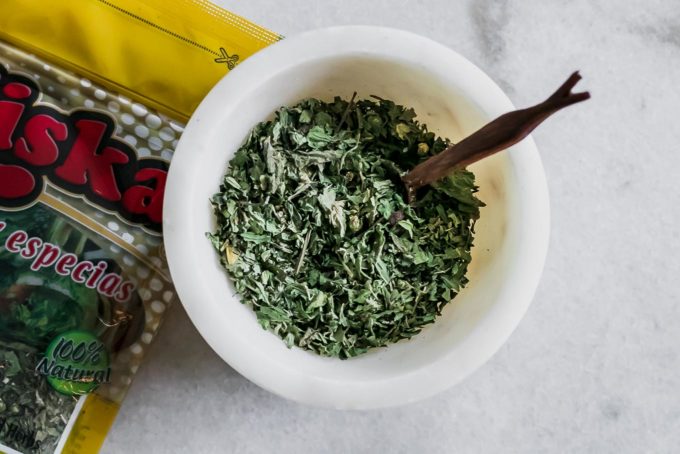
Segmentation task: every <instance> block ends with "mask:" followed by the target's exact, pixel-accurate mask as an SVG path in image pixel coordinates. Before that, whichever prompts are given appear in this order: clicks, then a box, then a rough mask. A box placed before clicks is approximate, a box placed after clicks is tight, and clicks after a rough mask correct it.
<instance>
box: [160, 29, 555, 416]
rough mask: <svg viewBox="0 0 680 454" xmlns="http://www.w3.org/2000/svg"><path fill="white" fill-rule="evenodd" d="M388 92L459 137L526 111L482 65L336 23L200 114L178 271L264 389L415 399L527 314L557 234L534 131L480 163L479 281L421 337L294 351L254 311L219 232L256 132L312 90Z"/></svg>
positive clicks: (393, 35) (242, 72)
mask: <svg viewBox="0 0 680 454" xmlns="http://www.w3.org/2000/svg"><path fill="white" fill-rule="evenodd" d="M354 91H357V92H358V95H359V97H367V96H369V95H378V96H380V97H383V98H387V99H391V100H394V101H396V102H397V103H400V104H404V105H406V106H411V107H413V108H415V111H416V113H417V114H418V119H419V120H420V121H421V122H424V123H426V124H427V125H428V127H429V128H430V129H431V130H433V131H434V132H436V133H438V134H439V135H442V136H445V137H448V138H450V139H452V140H454V141H458V140H459V139H461V138H463V137H464V136H466V135H469V134H471V133H472V132H474V131H475V130H476V129H478V128H479V127H481V126H482V125H484V124H485V123H487V122H488V121H490V120H492V119H493V118H495V117H496V116H498V115H500V114H502V113H505V112H507V111H509V110H512V109H513V108H514V107H513V105H512V103H511V102H510V100H509V99H508V97H507V96H506V95H505V94H504V93H503V92H502V91H501V89H500V88H498V86H497V85H496V84H495V83H494V82H493V81H491V79H489V77H488V76H486V75H485V74H484V73H483V72H482V71H481V70H480V69H478V68H477V67H475V66H474V65H473V64H472V63H470V62H469V61H468V60H466V59H465V58H463V57H462V56H460V55H458V54H457V53H455V52H454V51H452V50H451V49H449V48H447V47H445V46H443V45H441V44H438V43H436V42H434V41H431V40H429V39H426V38H424V37H421V36H418V35H415V34H412V33H408V32H405V31H399V30H393V29H386V28H376V27H355V26H352V27H335V28H329V29H322V30H316V31H311V32H307V33H303V34H301V35H298V36H293V37H290V38H286V39H284V40H283V41H281V42H279V43H277V44H274V45H272V46H270V47H268V48H266V49H264V50H262V51H260V52H258V53H257V54H256V55H254V56H253V57H251V58H249V59H248V60H246V61H244V62H243V63H241V64H240V65H238V67H237V68H236V69H234V70H233V71H231V72H230V73H229V75H228V76H226V77H224V78H223V79H222V80H221V81H220V82H219V83H218V84H217V85H216V86H215V87H214V88H213V89H212V91H211V92H210V93H209V94H208V96H207V97H206V98H205V99H204V100H203V102H202V103H201V105H200V106H199V107H198V109H197V110H196V112H195V113H194V115H193V117H192V118H191V120H190V121H189V124H188V125H187V128H186V130H185V131H184V134H183V135H182V138H181V140H180V142H179V145H178V147H177V151H176V152H175V157H174V159H173V161H172V165H171V167H170V174H169V178H168V182H167V190H166V194H165V206H164V217H163V227H164V235H165V246H166V252H167V257H168V261H169V266H170V271H171V273H172V277H173V279H174V283H175V286H176V288H177V292H178V294H179V297H180V299H181V301H182V303H183V304H184V307H185V308H186V311H187V313H188V314H189V316H190V317H191V320H192V321H193V323H194V324H195V325H196V328H197V329H198V330H199V332H200V333H201V335H202V336H203V337H204V338H205V340H206V341H207V342H208V343H209V344H210V346H211V347H212V348H213V349H214V350H215V351H216V352H217V353H218V354H219V355H220V356H221V357H222V358H223V359H224V360H225V361H226V362H228V363H229V365H231V366H232V367H233V368H234V369H236V370H237V371H238V372H240V373H241V374H242V375H244V376H245V377H247V378H248V379H250V380H252V381H253V382H255V383H256V384H258V385H260V386H261V387H263V388H265V389H268V390H270V391H272V392H274V393H277V394H279V395H281V396H283V397H286V398H289V399H293V400H296V401H299V402H304V403H307V404H313V405H320V406H328V407H334V408H341V409H365V408H376V407H387V406H393V405H399V404H404V403H407V402H413V401H416V400H419V399H422V398H425V397H428V396H431V395H433V394H435V393H437V392H440V391H442V390H444V389H446V388H448V387H450V386H452V385H453V384H455V383H457V382H459V381H461V380H462V379H463V378H465V377H466V376H467V375H469V374H471V373H472V372H473V371H474V370H475V369H477V368H478V367H480V366H481V365H482V364H483V363H484V362H485V361H487V360H488V359H489V358H490V357H491V356H492V355H493V354H494V353H495V352H496V351H497V350H498V349H499V348H500V347H501V345H502V344H503V343H504V342H505V341H506V340H507V338H508V337H509V336H510V334H511V333H512V331H513V330H514V329H515V327H516V326H517V324H518V323H519V321H520V319H521V318H522V316H523V315H524V313H525V311H526V310H527V308H528V306H529V304H530V302H531V299H532V297H533V295H534V292H535V289H536V286H537V284H538V281H539V277H540V274H541V271H542V267H543V263H544V259H545V255H546V250H547V245H548V232H549V205H548V195H547V187H546V182H545V176H544V173H543V168H542V166H541V160H540V158H539V155H538V152H537V150H536V147H535V145H534V142H533V140H532V139H531V138H527V139H525V140H524V141H523V142H521V143H520V144H518V145H516V146H514V147H512V148H511V149H510V150H508V151H507V152H504V153H500V154H497V155H496V156H494V157H491V158H488V159H486V160H484V161H482V162H479V163H477V164H475V165H474V166H473V167H471V170H473V171H474V173H475V174H476V176H477V182H478V184H479V186H480V192H479V197H480V198H481V199H482V200H483V201H484V202H486V204H487V206H486V208H483V209H482V212H481V219H480V220H479V222H478V223H477V227H476V231H477V234H476V237H475V244H474V249H473V260H472V264H471V267H470V269H469V273H468V276H469V279H470V283H469V284H468V286H467V288H466V289H465V290H464V291H463V292H461V293H460V294H459V295H458V296H457V297H456V298H455V299H454V300H453V302H452V303H450V304H448V305H447V306H446V307H445V309H444V311H443V314H442V316H441V317H439V318H438V319H437V320H436V321H435V323H434V324H432V325H430V326H428V327H427V328H425V329H424V330H423V331H422V333H420V334H419V335H417V336H415V337H414V338H412V339H411V340H408V341H402V342H400V343H398V344H396V345H392V346H389V347H387V348H380V349H374V350H372V351H370V352H369V353H367V354H364V355H362V356H360V357H357V358H354V359H350V360H345V361H342V360H338V359H330V358H323V357H320V356H317V355H316V354H314V353H310V352H308V351H304V350H301V349H299V348H292V349H288V348H286V346H285V345H284V343H283V342H282V341H281V340H280V339H279V338H278V337H277V336H276V335H274V334H272V333H270V332H268V331H265V330H263V329H262V328H261V327H260V326H259V325H258V323H257V321H256V317H255V314H254V313H253V312H252V310H251V309H249V308H248V307H246V306H244V305H242V304H241V303H240V301H239V298H238V296H237V295H235V292H234V287H233V285H232V283H231V281H230V278H229V277H228V276H227V274H226V272H225V270H224V269H223V268H222V267H221V266H220V263H219V259H218V256H217V254H216V252H215V251H214V250H213V248H212V246H211V245H210V243H209V241H208V240H207V239H206V238H205V232H208V231H213V229H214V223H215V221H214V218H213V215H212V210H211V207H210V203H209V198H210V197H211V196H212V195H213V194H214V193H215V192H216V191H217V190H218V186H219V184H220V182H221V180H222V177H223V174H224V172H225V169H226V168H227V164H228V162H229V160H230V159H231V158H232V156H233V154H234V152H235V151H236V149H237V148H238V147H239V145H241V143H242V142H243V140H244V139H245V137H246V136H247V134H248V132H249V131H250V129H251V128H252V127H253V126H254V125H255V124H256V123H258V122H260V121H262V120H264V119H266V118H267V117H270V116H271V114H272V113H273V112H274V111H275V110H276V109H277V108H278V107H280V106H283V105H291V104H294V103H296V102H298V101H300V100H301V99H303V98H307V97H320V98H325V99H329V100H330V99H332V98H333V96H335V95H339V96H343V97H345V98H349V97H350V96H351V95H352V93H353V92H354Z"/></svg>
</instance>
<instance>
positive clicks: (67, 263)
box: [54, 252, 78, 280]
mask: <svg viewBox="0 0 680 454" xmlns="http://www.w3.org/2000/svg"><path fill="white" fill-rule="evenodd" d="M76 263H78V257H77V256H76V255H75V254H71V253H70V252H69V253H66V254H64V255H62V256H61V257H60V258H59V260H58V261H57V264H56V265H54V270H55V271H56V272H57V274H61V275H62V276H68V275H69V273H70V272H71V268H73V265H75V264H76ZM74 280H75V279H74Z"/></svg>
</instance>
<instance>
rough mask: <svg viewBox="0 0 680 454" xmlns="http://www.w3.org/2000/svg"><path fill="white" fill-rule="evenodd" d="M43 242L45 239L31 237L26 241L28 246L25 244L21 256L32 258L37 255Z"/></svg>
mask: <svg viewBox="0 0 680 454" xmlns="http://www.w3.org/2000/svg"><path fill="white" fill-rule="evenodd" d="M42 244H43V240H41V239H40V238H37V237H33V238H29V240H28V241H27V242H26V246H24V249H23V250H22V251H21V256H22V257H23V258H25V259H32V258H33V257H35V254H37V253H38V248H40V246H42Z"/></svg>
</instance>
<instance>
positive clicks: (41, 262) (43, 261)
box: [31, 243, 61, 271]
mask: <svg viewBox="0 0 680 454" xmlns="http://www.w3.org/2000/svg"><path fill="white" fill-rule="evenodd" d="M60 253H61V250H60V249H59V246H55V245H54V244H50V243H45V244H43V247H42V249H41V250H40V252H39V253H38V256H37V257H36V258H35V260H33V263H31V269H32V270H33V271H38V270H39V269H40V268H47V267H48V266H52V265H54V262H56V261H57V259H58V258H59V254H60Z"/></svg>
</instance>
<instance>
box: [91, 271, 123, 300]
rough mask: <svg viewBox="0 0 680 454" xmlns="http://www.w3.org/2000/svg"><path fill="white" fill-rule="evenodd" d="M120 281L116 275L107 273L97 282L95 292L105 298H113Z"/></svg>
mask: <svg viewBox="0 0 680 454" xmlns="http://www.w3.org/2000/svg"><path fill="white" fill-rule="evenodd" d="M122 280H123V279H122V278H121V277H120V276H119V275H117V274H116V273H109V274H107V275H106V276H104V277H103V278H102V280H101V281H99V285H97V291H98V292H99V293H102V294H104V295H106V296H113V293H114V292H115V291H116V289H117V288H118V286H119V285H120V282H121V281H122Z"/></svg>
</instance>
